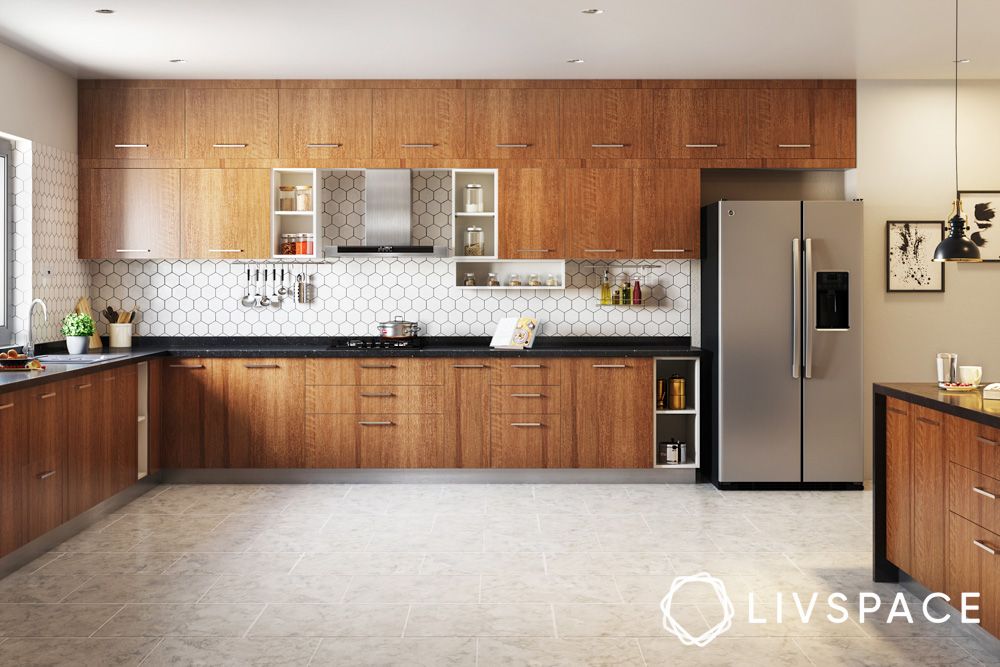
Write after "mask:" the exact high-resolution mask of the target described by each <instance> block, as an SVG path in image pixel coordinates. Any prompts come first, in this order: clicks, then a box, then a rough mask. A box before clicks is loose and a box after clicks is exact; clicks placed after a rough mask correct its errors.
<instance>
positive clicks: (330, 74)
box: [0, 0, 1000, 79]
mask: <svg viewBox="0 0 1000 667" xmlns="http://www.w3.org/2000/svg"><path fill="white" fill-rule="evenodd" d="M961 1H962V22H961V23H962V47H961V53H962V57H968V58H972V62H971V63H970V64H968V65H965V66H963V70H962V76H963V77H967V78H1000V48H997V29H998V26H1000V2H998V1H997V0H961ZM2 4H3V11H2V12H0V40H2V41H5V42H7V43H9V44H11V45H12V46H14V47H16V48H19V49H21V50H24V51H27V52H29V53H31V54H33V55H35V56H37V57H40V58H42V59H43V60H46V61H48V62H51V63H53V64H55V65H56V66H58V67H60V68H61V69H64V70H66V71H67V72H69V73H71V74H73V75H74V76H77V77H80V78H92V77H97V78H337V79H339V78H560V79H562V78H945V77H949V76H951V73H952V64H951V61H952V59H953V55H952V49H953V48H954V46H953V44H954V4H953V2H951V1H950V0H492V1H489V2H486V1H479V2H475V1H473V0H350V1H349V2H345V1H343V0H296V1H295V2H288V3H285V2H274V1H273V0H268V1H263V0H41V1H27V0H24V1H7V2H3V3H2ZM588 7H600V8H603V9H605V10H606V11H605V13H604V14H602V15H599V16H587V15H584V14H581V13H580V10H581V9H585V8H588ZM99 8H108V9H114V10H115V11H116V13H115V14H113V15H110V16H105V15H99V14H96V13H94V10H95V9H99ZM171 58H185V59H187V61H188V62H187V63H185V64H179V65H178V64H171V63H169V62H168V60H170V59H171ZM569 58H583V59H585V61H586V62H585V63H584V64H582V65H570V64H567V63H566V62H565V61H566V60H567V59H569Z"/></svg>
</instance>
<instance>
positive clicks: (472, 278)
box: [465, 273, 476, 287]
mask: <svg viewBox="0 0 1000 667" xmlns="http://www.w3.org/2000/svg"><path fill="white" fill-rule="evenodd" d="M465 286H466V287H475V286H476V274H474V273H466V274H465Z"/></svg>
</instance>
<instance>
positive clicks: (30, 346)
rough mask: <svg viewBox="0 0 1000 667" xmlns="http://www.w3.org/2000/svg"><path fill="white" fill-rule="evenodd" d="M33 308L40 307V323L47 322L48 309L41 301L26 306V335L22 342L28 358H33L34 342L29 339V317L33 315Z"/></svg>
mask: <svg viewBox="0 0 1000 667" xmlns="http://www.w3.org/2000/svg"><path fill="white" fill-rule="evenodd" d="M35 306H41V307H42V321H43V322H48V321H49V309H48V308H47V307H46V306H45V302H44V301H42V300H41V299H35V300H34V301H32V302H31V305H30V306H28V335H27V336H26V337H25V340H24V354H25V355H27V356H29V357H33V356H35V341H34V339H33V338H32V337H31V316H32V315H34V314H35Z"/></svg>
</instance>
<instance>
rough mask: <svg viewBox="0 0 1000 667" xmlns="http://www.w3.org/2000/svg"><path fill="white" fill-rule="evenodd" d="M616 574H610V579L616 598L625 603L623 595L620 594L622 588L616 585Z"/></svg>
mask: <svg viewBox="0 0 1000 667" xmlns="http://www.w3.org/2000/svg"><path fill="white" fill-rule="evenodd" d="M618 576H619V575H616V574H613V575H611V581H612V583H614V585H615V591H616V592H617V593H618V599H619V600H621V603H622V604H625V596H624V595H622V589H621V587H620V586H619V585H618Z"/></svg>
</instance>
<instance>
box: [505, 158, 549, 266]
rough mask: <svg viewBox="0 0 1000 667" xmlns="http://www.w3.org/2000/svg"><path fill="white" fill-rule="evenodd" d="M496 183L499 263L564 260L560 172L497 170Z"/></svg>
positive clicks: (543, 168)
mask: <svg viewBox="0 0 1000 667" xmlns="http://www.w3.org/2000/svg"><path fill="white" fill-rule="evenodd" d="M499 179H500V212H499V215H500V218H499V225H500V244H499V247H500V257H501V259H562V258H563V257H565V256H566V255H565V250H566V246H565V236H566V217H565V203H564V200H565V189H566V178H565V173H564V170H562V169H558V168H554V167H553V168H547V167H531V168H524V169H514V168H501V169H500V173H499Z"/></svg>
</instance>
